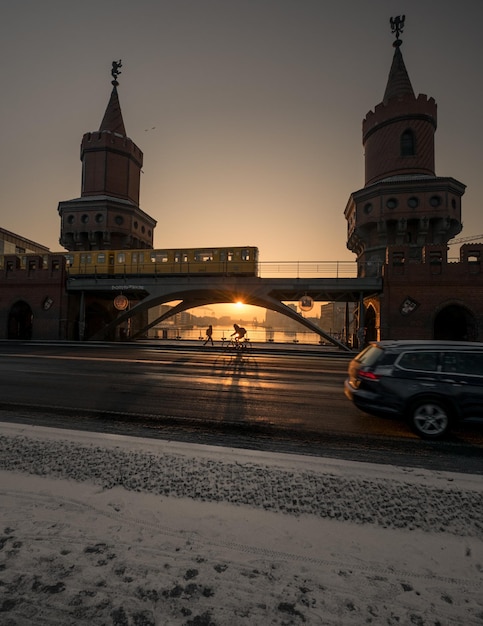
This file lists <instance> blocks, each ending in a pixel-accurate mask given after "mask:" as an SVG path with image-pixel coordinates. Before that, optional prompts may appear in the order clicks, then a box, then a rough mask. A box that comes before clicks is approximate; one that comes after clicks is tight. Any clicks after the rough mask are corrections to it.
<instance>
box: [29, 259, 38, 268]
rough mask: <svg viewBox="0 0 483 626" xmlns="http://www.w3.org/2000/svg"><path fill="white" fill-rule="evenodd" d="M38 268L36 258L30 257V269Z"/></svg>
mask: <svg viewBox="0 0 483 626" xmlns="http://www.w3.org/2000/svg"><path fill="white" fill-rule="evenodd" d="M36 268H37V261H36V260H35V259H29V270H34V269H36Z"/></svg>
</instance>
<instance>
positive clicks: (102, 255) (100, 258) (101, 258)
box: [97, 252, 106, 264]
mask: <svg viewBox="0 0 483 626" xmlns="http://www.w3.org/2000/svg"><path fill="white" fill-rule="evenodd" d="M97 262H98V263H102V264H104V263H105V262H106V255H105V253H104V252H99V254H98V255H97Z"/></svg>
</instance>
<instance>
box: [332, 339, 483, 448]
mask: <svg viewBox="0 0 483 626" xmlns="http://www.w3.org/2000/svg"><path fill="white" fill-rule="evenodd" d="M344 391H345V395H346V396H347V397H348V398H349V399H350V400H352V402H353V403H354V404H355V405H356V406H357V407H358V408H359V409H361V410H362V411H365V412H366V413H370V414H371V415H376V416H388V415H394V416H397V417H402V418H405V419H407V420H408V421H409V423H410V424H411V426H412V428H413V429H414V431H415V432H416V433H417V434H418V435H420V436H421V437H424V438H427V439H437V438H439V437H442V436H444V435H445V434H446V433H447V432H448V431H449V430H450V428H451V426H452V425H453V424H454V423H455V422H456V421H457V420H462V419H466V418H473V417H476V418H483V343H474V342H458V341H375V342H372V343H371V344H369V345H368V346H367V347H366V348H364V350H362V352H360V353H359V354H358V355H357V356H356V357H355V358H354V359H352V361H351V362H350V364H349V376H348V378H347V379H346V381H345V387H344Z"/></svg>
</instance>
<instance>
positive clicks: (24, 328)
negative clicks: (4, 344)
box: [7, 300, 34, 339]
mask: <svg viewBox="0 0 483 626" xmlns="http://www.w3.org/2000/svg"><path fill="white" fill-rule="evenodd" d="M33 317H34V316H33V313H32V309H31V308H30V305H29V304H27V302H25V301H24V300H19V301H18V302H16V303H15V304H14V305H13V306H12V308H11V309H10V311H9V314H8V328H7V338H8V339H32V327H33Z"/></svg>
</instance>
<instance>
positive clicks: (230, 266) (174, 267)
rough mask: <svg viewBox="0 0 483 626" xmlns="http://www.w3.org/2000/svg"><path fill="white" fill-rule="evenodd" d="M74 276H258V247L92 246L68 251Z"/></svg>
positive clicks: (69, 264) (67, 254)
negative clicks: (142, 247)
mask: <svg viewBox="0 0 483 626" xmlns="http://www.w3.org/2000/svg"><path fill="white" fill-rule="evenodd" d="M64 256H65V257H66V259H67V268H68V272H69V275H70V276H81V275H82V276H129V275H146V276H147V275H149V276H156V275H158V274H162V275H165V276H166V275H179V274H186V275H198V276H199V275H204V276H219V275H225V276H230V275H238V276H258V248H255V247H253V246H245V247H232V248H228V247H226V248H192V249H171V250H149V249H143V250H139V249H138V250H88V251H82V252H67V253H65V254H64Z"/></svg>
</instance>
